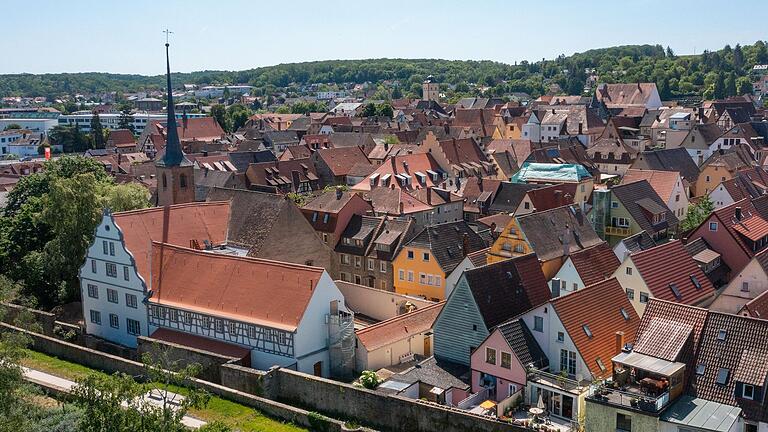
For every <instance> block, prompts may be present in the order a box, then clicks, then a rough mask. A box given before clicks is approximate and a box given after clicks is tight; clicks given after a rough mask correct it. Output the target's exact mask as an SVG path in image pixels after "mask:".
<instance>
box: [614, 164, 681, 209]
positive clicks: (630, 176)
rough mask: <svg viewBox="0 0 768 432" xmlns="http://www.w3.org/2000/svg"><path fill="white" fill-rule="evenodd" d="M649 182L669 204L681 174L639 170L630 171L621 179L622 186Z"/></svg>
mask: <svg viewBox="0 0 768 432" xmlns="http://www.w3.org/2000/svg"><path fill="white" fill-rule="evenodd" d="M640 180H645V181H647V182H648V183H649V184H650V185H651V187H652V188H653V190H654V191H656V193H657V194H658V195H659V197H661V199H662V200H664V202H669V201H670V198H671V197H672V192H673V191H674V189H675V184H676V183H677V181H678V180H680V173H678V172H675V171H657V170H638V169H628V170H627V173H626V174H624V177H623V178H622V179H621V184H627V183H634V182H636V181H640Z"/></svg>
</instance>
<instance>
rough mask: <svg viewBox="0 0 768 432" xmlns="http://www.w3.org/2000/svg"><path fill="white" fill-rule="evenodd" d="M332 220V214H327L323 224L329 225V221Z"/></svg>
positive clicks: (324, 216)
mask: <svg viewBox="0 0 768 432" xmlns="http://www.w3.org/2000/svg"><path fill="white" fill-rule="evenodd" d="M330 218H331V214H330V213H326V214H324V215H323V223H324V224H327V223H328V220H329V219H330Z"/></svg>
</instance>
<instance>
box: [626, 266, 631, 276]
mask: <svg viewBox="0 0 768 432" xmlns="http://www.w3.org/2000/svg"><path fill="white" fill-rule="evenodd" d="M627 275H628V276H632V267H627Z"/></svg>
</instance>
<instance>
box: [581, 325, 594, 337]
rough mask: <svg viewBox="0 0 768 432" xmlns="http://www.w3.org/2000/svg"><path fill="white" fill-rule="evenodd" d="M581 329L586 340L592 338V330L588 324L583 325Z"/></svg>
mask: <svg viewBox="0 0 768 432" xmlns="http://www.w3.org/2000/svg"><path fill="white" fill-rule="evenodd" d="M581 328H583V329H584V333H586V334H587V337H588V338H592V330H590V329H589V324H584V325H583V326H581Z"/></svg>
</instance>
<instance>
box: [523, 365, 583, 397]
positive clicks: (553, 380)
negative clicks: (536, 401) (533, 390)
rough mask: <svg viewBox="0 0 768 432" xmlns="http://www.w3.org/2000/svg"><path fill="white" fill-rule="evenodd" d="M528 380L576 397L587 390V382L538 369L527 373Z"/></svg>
mask: <svg viewBox="0 0 768 432" xmlns="http://www.w3.org/2000/svg"><path fill="white" fill-rule="evenodd" d="M528 380H529V381H533V382H535V383H537V384H540V385H543V386H548V387H553V388H558V389H561V390H564V391H567V392H569V393H574V394H577V395H578V394H581V393H582V392H584V391H586V390H588V389H589V382H587V381H581V382H579V381H576V380H575V379H571V378H567V377H564V376H562V375H557V374H552V373H549V372H544V371H541V370H538V369H532V370H529V371H528Z"/></svg>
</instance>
